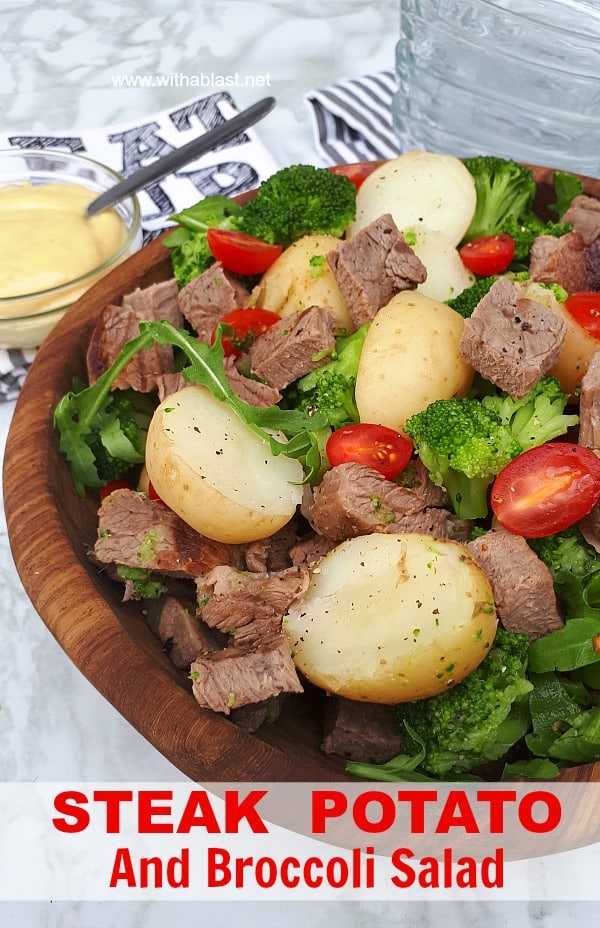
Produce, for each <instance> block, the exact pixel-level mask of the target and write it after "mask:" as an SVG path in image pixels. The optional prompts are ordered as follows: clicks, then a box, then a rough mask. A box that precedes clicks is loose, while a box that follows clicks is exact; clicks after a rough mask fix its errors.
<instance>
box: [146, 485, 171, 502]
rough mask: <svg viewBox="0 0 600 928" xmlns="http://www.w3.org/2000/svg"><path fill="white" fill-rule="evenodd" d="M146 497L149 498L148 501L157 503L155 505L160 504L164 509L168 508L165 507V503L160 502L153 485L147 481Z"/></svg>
mask: <svg viewBox="0 0 600 928" xmlns="http://www.w3.org/2000/svg"><path fill="white" fill-rule="evenodd" d="M148 496H149V498H150V499H153V500H155V502H157V503H162V505H163V506H164V507H165V508H166V509H168V508H169V507H168V506H167V504H166V503H165V501H164V500H162V499H161V498H160V496H159V495H158V493H157V492H156V490H155V489H154V484H153V483H152V481H151V480H149V481H148Z"/></svg>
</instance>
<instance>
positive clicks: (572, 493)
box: [491, 442, 600, 538]
mask: <svg viewBox="0 0 600 928" xmlns="http://www.w3.org/2000/svg"><path fill="white" fill-rule="evenodd" d="M599 499H600V459H598V458H597V457H596V455H595V454H594V452H593V451H591V450H590V449H589V448H584V447H583V446H582V445H573V444H568V443H567V442H550V443H549V444H547V445H540V446H539V447H538V448H531V449H530V450H529V451H524V452H523V454H520V455H519V457H517V458H515V459H514V460H513V461H511V462H510V464H507V465H506V467H505V468H504V469H503V470H501V471H500V473H499V474H498V476H497V477H496V479H495V481H494V484H493V486H492V493H491V504H492V509H493V511H494V514H495V515H496V517H497V519H498V521H499V522H500V524H501V525H503V526H504V528H505V529H507V530H508V531H509V532H513V533H514V534H515V535H522V536H523V537H524V538H544V537H545V536H546V535H553V534H554V533H555V532H561V531H562V530H563V529H565V528H568V527H569V526H570V525H574V524H575V522H578V521H579V519H581V518H582V517H583V516H585V515H587V513H588V512H590V511H591V510H592V509H593V507H594V506H595V505H596V503H597V502H598V500H599Z"/></svg>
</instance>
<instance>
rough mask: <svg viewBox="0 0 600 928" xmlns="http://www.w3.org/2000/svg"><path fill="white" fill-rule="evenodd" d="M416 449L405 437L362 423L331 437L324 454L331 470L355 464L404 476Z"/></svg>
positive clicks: (384, 473) (348, 427)
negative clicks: (403, 472) (352, 462)
mask: <svg viewBox="0 0 600 928" xmlns="http://www.w3.org/2000/svg"><path fill="white" fill-rule="evenodd" d="M412 452H413V446H412V444H411V442H410V441H409V439H408V438H406V436H405V435H402V434H401V433H400V432H395V431H394V429H389V428H387V426H385V425H373V424H371V423H369V422H359V423H358V424H357V425H347V426H344V427H343V428H341V429H337V430H336V431H335V432H333V433H332V434H331V436H330V437H329V439H328V440H327V444H326V446H325V453H326V454H327V458H328V460H329V463H330V464H331V466H332V467H337V465H338V464H347V463H348V461H355V462H356V463H357V464H364V465H365V466H366V467H372V468H374V469H375V470H378V471H379V473H380V474H383V476H384V477H388V478H392V477H396V476H397V475H398V474H399V473H401V472H402V471H403V470H404V468H405V467H406V465H407V464H408V462H409V461H410V459H411V456H412Z"/></svg>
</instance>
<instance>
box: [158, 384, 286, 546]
mask: <svg viewBox="0 0 600 928" xmlns="http://www.w3.org/2000/svg"><path fill="white" fill-rule="evenodd" d="M146 468H147V470H148V475H149V477H150V480H151V481H152V484H153V486H154V488H155V490H156V492H157V493H158V495H159V496H160V498H161V499H162V500H164V502H165V503H166V504H167V506H169V507H170V508H171V509H173V510H174V511H175V512H176V513H177V514H178V515H179V516H181V518H182V519H183V520H184V521H185V522H187V523H188V525H191V526H192V528H195V529H196V531H198V532H200V533H201V534H202V535H206V536H207V537H208V538H212V539H214V540H215V541H224V542H229V543H232V544H239V543H242V542H246V541H255V540H257V539H260V538H266V537H268V536H269V535H271V534H273V532H276V531H277V530H278V529H279V528H281V527H282V526H283V525H285V524H286V523H287V522H289V520H290V519H291V518H292V516H293V515H294V513H295V511H296V507H297V506H298V505H299V504H300V502H301V500H302V487H301V486H300V484H301V483H302V480H303V479H304V472H303V469H302V465H301V464H300V463H299V461H296V460H293V459H291V458H287V457H284V456H283V455H279V456H275V455H273V453H272V452H271V449H270V447H269V444H268V442H267V441H266V440H264V439H262V438H261V437H260V435H257V434H255V433H254V432H252V431H250V430H249V429H248V427H247V426H246V425H245V424H244V423H243V422H242V421H241V420H240V419H239V418H238V416H236V414H235V413H234V412H233V411H232V410H231V408H230V407H229V406H228V405H227V404H226V403H222V402H220V401H219V400H217V399H215V398H214V397H213V396H212V394H211V393H210V392H209V391H208V390H207V389H205V388H204V387H201V386H189V387H185V388H184V389H183V390H180V391H179V392H177V393H174V394H172V395H171V396H168V397H167V398H166V399H165V400H164V401H163V402H162V403H161V404H160V406H159V407H158V408H157V410H156V412H155V413H154V415H153V417H152V421H151V422H150V428H149V430H148V439H147V444H146Z"/></svg>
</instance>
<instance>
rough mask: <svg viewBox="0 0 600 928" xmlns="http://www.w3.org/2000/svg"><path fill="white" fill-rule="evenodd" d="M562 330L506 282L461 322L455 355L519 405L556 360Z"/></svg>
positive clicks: (501, 281) (557, 320)
mask: <svg viewBox="0 0 600 928" xmlns="http://www.w3.org/2000/svg"><path fill="white" fill-rule="evenodd" d="M565 331H566V326H565V323H564V322H563V320H562V319H560V318H559V317H558V316H556V315H555V314H554V313H552V312H550V310H548V309H546V308H545V307H544V306H542V305H541V304H539V303H535V302H533V301H532V300H526V299H520V298H519V296H518V290H517V288H516V287H515V286H514V285H513V284H512V283H511V282H510V281H509V280H508V279H507V278H505V277H501V278H500V279H499V280H497V281H496V283H495V284H494V285H493V287H492V288H491V290H490V291H489V293H488V294H487V295H486V296H485V297H484V298H483V299H482V300H481V302H480V303H479V304H478V306H477V307H476V308H475V311H474V312H473V314H472V316H471V317H470V318H469V319H465V323H464V329H463V335H462V338H461V341H460V345H459V350H460V353H461V355H462V356H463V358H464V359H465V361H466V362H467V364H470V365H471V367H473V368H474V369H475V370H476V371H478V372H479V373H480V374H481V375H482V376H483V377H485V379H486V380H489V381H491V382H492V383H493V384H495V385H496V386H497V387H500V389H502V390H506V392H507V393H509V394H510V395H511V396H513V397H515V398H517V399H520V398H521V397H523V396H525V394H526V393H527V392H528V391H529V390H531V389H532V387H533V386H535V384H536V383H537V382H538V380H539V379H540V378H541V377H543V376H544V374H546V373H547V372H548V371H549V370H550V368H551V367H553V365H554V364H555V363H556V361H557V360H558V355H559V353H560V349H561V345H562V342H563V339H564V336H565Z"/></svg>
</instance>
